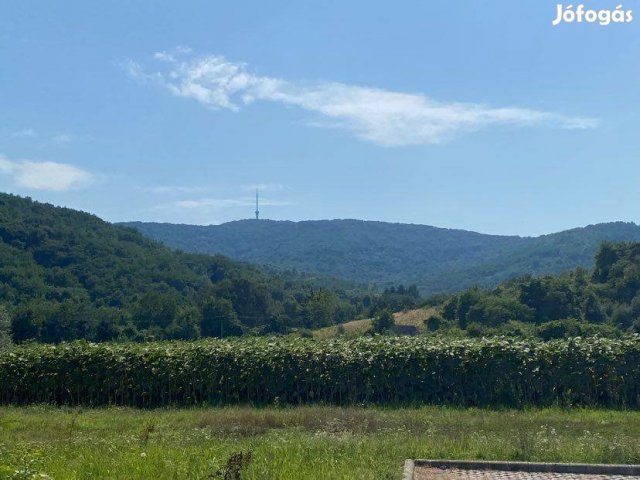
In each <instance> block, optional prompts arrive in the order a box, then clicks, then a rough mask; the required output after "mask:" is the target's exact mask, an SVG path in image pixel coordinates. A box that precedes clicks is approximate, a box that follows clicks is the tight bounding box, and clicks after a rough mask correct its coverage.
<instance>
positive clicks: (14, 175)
mask: <svg viewBox="0 0 640 480" xmlns="http://www.w3.org/2000/svg"><path fill="white" fill-rule="evenodd" d="M0 174H4V175H8V176H9V177H11V179H12V180H13V182H14V183H15V184H16V185H17V186H19V187H25V188H31V189H34V190H54V191H65V190H71V189H75V188H80V187H83V186H86V185H87V184H88V183H90V182H91V180H92V179H93V175H92V174H91V173H89V172H87V171H85V170H82V169H80V168H78V167H75V166H73V165H69V164H66V163H56V162H47V161H32V160H10V159H9V158H7V157H5V156H3V155H0Z"/></svg>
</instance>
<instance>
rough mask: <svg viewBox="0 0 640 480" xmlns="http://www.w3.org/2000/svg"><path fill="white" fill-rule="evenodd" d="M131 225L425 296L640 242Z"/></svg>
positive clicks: (198, 247) (309, 224)
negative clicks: (606, 246) (608, 244)
mask: <svg viewBox="0 0 640 480" xmlns="http://www.w3.org/2000/svg"><path fill="white" fill-rule="evenodd" d="M127 225H129V226H132V227H135V228H137V229H138V230H140V231H141V232H142V233H144V234H145V235H148V236H150V237H151V238H155V239H156V240H160V241H161V242H163V243H165V244H166V245H169V246H171V247H174V248H179V249H181V250H184V251H187V252H200V253H212V254H213V253H220V254H223V255H227V256H229V257H231V258H233V259H235V260H241V261H246V262H251V263H256V264H261V265H272V266H275V267H279V268H281V269H296V270H298V271H301V272H308V273H315V274H320V275H328V276H333V277H340V278H344V279H349V280H352V281H355V282H358V283H364V284H373V285H375V286H377V287H382V288H384V287H390V286H391V285H397V284H401V283H402V284H405V285H408V284H416V285H417V286H418V288H419V290H420V292H421V293H422V294H423V295H431V294H434V293H443V292H456V291H460V290H462V289H465V288H469V287H472V286H474V285H477V286H479V287H484V288H490V287H494V286H496V285H498V284H499V283H500V282H503V281H505V280H508V279H510V278H514V277H519V276H522V275H526V274H530V275H534V276H540V275H547V274H555V273H560V272H563V271H566V270H572V269H575V268H577V267H583V268H592V267H593V257H594V255H595V253H596V251H597V249H598V247H599V245H600V243H602V242H603V241H614V242H619V241H640V227H639V226H637V225H635V224H633V223H623V222H616V223H606V224H598V225H591V226H588V227H585V228H576V229H573V230H567V231H564V232H560V233H555V234H551V235H543V236H540V237H535V238H532V237H515V236H497V235H483V234H480V233H475V232H468V231H464V230H450V229H444V228H435V227H430V226H426V225H408V224H400V223H384V222H370V221H360V220H323V221H305V222H288V221H271V220H260V221H258V222H256V221H255V220H242V221H237V222H229V223H225V224H222V225H210V226H196V225H173V224H158V223H138V222H136V223H130V224H127Z"/></svg>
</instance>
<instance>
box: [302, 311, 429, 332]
mask: <svg viewBox="0 0 640 480" xmlns="http://www.w3.org/2000/svg"><path fill="white" fill-rule="evenodd" d="M435 313H436V309H434V308H431V307H429V308H416V309H415V310H407V311H405V312H397V313H394V314H393V318H394V319H395V321H396V325H395V327H394V329H393V330H394V331H395V332H396V333H401V334H406V335H415V334H417V333H419V332H420V331H422V330H423V329H424V321H425V319H427V318H428V317H429V315H432V314H435ZM341 325H342V327H343V328H344V333H345V334H347V335H359V334H363V333H365V332H367V331H368V330H370V329H371V319H370V318H365V319H362V320H352V321H350V322H346V323H343V324H341ZM313 336H314V337H315V338H332V337H336V336H338V326H337V325H332V326H330V327H325V328H319V329H318V330H314V332H313Z"/></svg>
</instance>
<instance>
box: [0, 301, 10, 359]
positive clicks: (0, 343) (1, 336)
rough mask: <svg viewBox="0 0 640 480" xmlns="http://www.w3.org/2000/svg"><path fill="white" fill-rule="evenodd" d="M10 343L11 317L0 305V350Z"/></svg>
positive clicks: (6, 347) (7, 346)
mask: <svg viewBox="0 0 640 480" xmlns="http://www.w3.org/2000/svg"><path fill="white" fill-rule="evenodd" d="M12 343H13V342H12V337H11V318H10V317H9V314H8V313H7V310H6V309H5V308H4V307H3V306H1V305H0V351H2V350H6V349H8V348H9V347H10V346H11V345H12Z"/></svg>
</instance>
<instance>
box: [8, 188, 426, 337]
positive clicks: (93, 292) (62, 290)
mask: <svg viewBox="0 0 640 480" xmlns="http://www.w3.org/2000/svg"><path fill="white" fill-rule="evenodd" d="M326 284H327V285H328V286H326V287H319V286H317V284H316V283H314V282H313V281H312V280H306V279H303V278H302V277H300V276H296V275H282V276H280V275H274V274H269V273H266V272H265V271H263V270H260V269H258V268H255V267H251V266H249V265H245V264H240V263H237V262H234V261H231V260H229V259H228V258H225V257H222V256H219V255H218V256H207V255H196V254H185V253H181V252H174V251H171V250H169V249H168V248H167V247H165V246H163V245H160V244H159V243H157V242H155V241H152V240H149V239H147V238H145V237H143V236H142V235H141V234H140V233H138V232H137V231H136V230H134V229H131V228H125V227H121V226H114V225H111V224H109V223H107V222H104V221H102V220H100V219H99V218H97V217H95V216H93V215H89V214H86V213H82V212H78V211H74V210H70V209H66V208H57V207H53V206H51V205H47V204H41V203H38V202H33V201H31V200H30V199H25V198H20V197H17V196H13V195H7V194H0V302H2V303H4V304H5V305H6V306H7V308H8V310H9V313H10V316H11V319H12V320H11V324H12V325H11V326H12V330H13V338H14V340H15V341H16V342H17V343H20V342H24V341H28V340H37V341H41V342H50V343H56V342H62V341H70V340H74V339H88V340H92V341H109V340H123V339H129V340H137V341H142V340H159V339H197V338H199V337H200V336H220V335H223V336H227V335H239V334H240V333H242V332H244V331H252V332H258V333H260V332H262V333H264V332H278V333H284V332H287V331H288V330H289V329H291V328H295V327H307V328H316V327H317V326H323V325H332V324H335V323H337V322H342V321H346V320H351V319H353V318H358V317H366V316H369V314H370V312H371V311H372V310H373V309H375V308H378V302H380V301H383V300H384V301H385V302H388V301H389V298H388V297H389V295H377V294H373V293H371V292H370V291H365V290H358V289H356V288H353V287H351V288H350V289H347V287H346V286H345V285H344V284H339V283H337V282H331V281H326ZM338 285H339V287H338ZM403 288H404V287H403ZM413 289H414V290H415V287H413ZM414 290H411V292H410V293H411V294H415V296H417V291H414ZM405 296H406V295H405ZM412 298H413V297H412ZM415 302H416V299H415V298H414V299H413V303H411V304H412V305H413V304H415ZM221 327H222V329H221ZM5 330H6V328H5ZM221 332H222V333H221Z"/></svg>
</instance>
